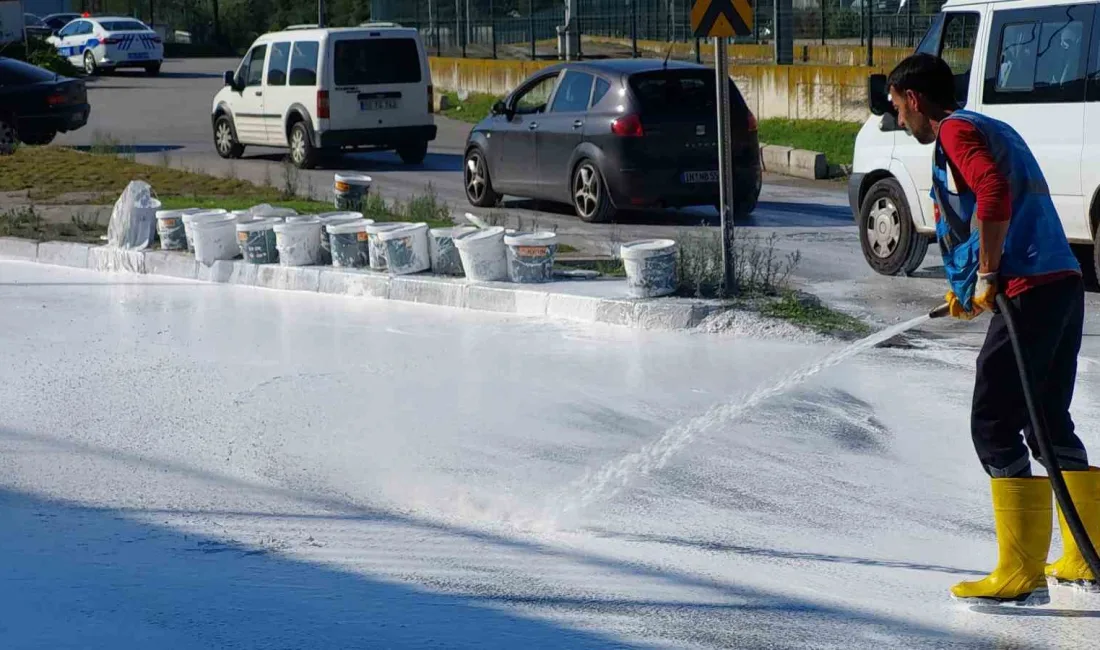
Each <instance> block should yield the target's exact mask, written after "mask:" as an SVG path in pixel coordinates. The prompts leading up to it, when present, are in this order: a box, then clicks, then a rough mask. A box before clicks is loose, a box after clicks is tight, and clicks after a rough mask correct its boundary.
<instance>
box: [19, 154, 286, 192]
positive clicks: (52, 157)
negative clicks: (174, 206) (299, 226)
mask: <svg viewBox="0 0 1100 650" xmlns="http://www.w3.org/2000/svg"><path fill="white" fill-rule="evenodd" d="M111 146H112V145H110V144H103V145H102V149H103V150H104V152H105V153H106V151H107V150H108V149H109V148H110V147H111ZM132 180H143V181H145V182H147V183H149V184H150V185H152V186H153V189H154V190H155V191H156V193H157V196H158V197H161V198H162V200H163V197H168V196H199V197H208V196H213V197H218V196H232V197H240V198H242V199H243V200H249V199H252V198H255V199H256V200H254V201H252V204H255V203H262V202H264V201H265V200H267V199H270V198H272V197H273V196H277V195H278V193H277V192H276V191H274V190H273V189H271V188H262V187H259V186H256V185H253V184H251V183H247V182H244V181H238V180H232V179H227V178H217V177H214V176H207V175H205V174H196V173H193V172H186V171H181V170H179V169H167V168H165V167H158V166H155V165H143V164H141V163H137V162H134V161H133V160H127V159H125V158H121V157H118V156H115V155H92V154H88V153H84V152H80V151H74V150H72V149H67V148H64V147H20V148H19V150H18V151H16V152H15V154H14V155H11V156H3V157H0V192H18V191H22V190H30V198H31V199H34V200H38V201H43V200H48V199H52V198H56V197H58V196H60V195H62V194H67V193H94V194H96V195H100V196H103V197H110V198H107V199H106V201H105V202H107V203H110V202H112V201H114V200H115V198H117V197H118V196H119V195H120V194H121V193H122V190H124V189H125V188H126V184H127V183H129V182H130V181H132Z"/></svg>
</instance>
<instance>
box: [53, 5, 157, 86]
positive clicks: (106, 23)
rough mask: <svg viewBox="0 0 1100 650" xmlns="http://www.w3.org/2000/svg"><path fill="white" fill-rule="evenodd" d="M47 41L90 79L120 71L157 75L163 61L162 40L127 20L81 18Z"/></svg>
mask: <svg viewBox="0 0 1100 650" xmlns="http://www.w3.org/2000/svg"><path fill="white" fill-rule="evenodd" d="M46 40H47V41H48V42H49V43H51V44H52V45H53V46H54V47H56V48H57V51H58V53H60V54H61V56H63V57H66V58H67V59H69V61H70V62H72V64H73V65H76V66H79V67H82V68H84V71H85V72H86V73H88V74H90V75H91V74H95V73H96V72H97V71H99V70H115V69H118V68H144V69H145V71H146V72H147V73H149V74H151V75H154V74H157V73H158V72H160V65H161V63H162V62H163V61H164V44H163V43H161V39H160V36H158V35H157V33H156V32H154V31H153V30H152V29H150V28H149V27H148V26H147V25H146V24H145V23H143V22H141V21H140V20H136V19H134V18H127V17H125V16H118V17H113V16H96V17H94V18H91V17H82V18H79V19H77V20H74V21H72V22H71V23H69V24H68V25H65V27H64V28H62V29H61V30H60V31H58V32H57V35H56V36H51V37H49V38H48V39H46Z"/></svg>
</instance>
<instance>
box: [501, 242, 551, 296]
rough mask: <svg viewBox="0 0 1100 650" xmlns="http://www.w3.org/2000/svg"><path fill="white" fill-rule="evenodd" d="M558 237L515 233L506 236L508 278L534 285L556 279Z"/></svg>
mask: <svg viewBox="0 0 1100 650" xmlns="http://www.w3.org/2000/svg"><path fill="white" fill-rule="evenodd" d="M557 240H558V236H557V235H555V234H554V233H552V232H530V233H515V234H512V235H505V236H504V245H505V247H506V253H507V256H508V277H509V278H511V280H512V282H520V283H523V284H532V283H537V282H549V281H550V280H552V279H553V278H554V255H555V254H556V253H557V252H558V243H557Z"/></svg>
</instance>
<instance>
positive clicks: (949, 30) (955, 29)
mask: <svg viewBox="0 0 1100 650" xmlns="http://www.w3.org/2000/svg"><path fill="white" fill-rule="evenodd" d="M980 22H981V16H980V15H979V14H978V13H976V12H972V11H953V12H949V13H944V14H940V15H939V16H937V17H936V20H935V21H934V22H933V23H932V26H931V27H930V28H929V29H928V33H927V34H925V36H924V38H923V39H922V40H921V42H920V45H919V46H918V47H917V52H918V53H923V54H935V55H936V56H938V57H940V58H942V59H943V60H944V61H946V62H947V65H948V66H950V67H951V72H953V73H955V99H956V101H958V103H959V106H966V102H967V100H968V99H969V94H970V72H971V68H972V67H973V66H974V43H975V41H977V40H978V27H979V23H980Z"/></svg>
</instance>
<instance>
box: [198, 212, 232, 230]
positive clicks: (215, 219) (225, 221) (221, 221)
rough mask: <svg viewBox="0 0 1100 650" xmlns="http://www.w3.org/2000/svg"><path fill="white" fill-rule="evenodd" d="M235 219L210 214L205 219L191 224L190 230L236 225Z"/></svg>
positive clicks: (226, 215)
mask: <svg viewBox="0 0 1100 650" xmlns="http://www.w3.org/2000/svg"><path fill="white" fill-rule="evenodd" d="M236 223H237V219H236V218H235V217H234V216H233V215H231V214H212V215H209V216H207V217H206V218H202V219H198V220H196V221H192V222H191V227H192V228H198V229H200V230H201V229H204V228H214V227H219V228H220V227H223V226H233V225H236Z"/></svg>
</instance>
